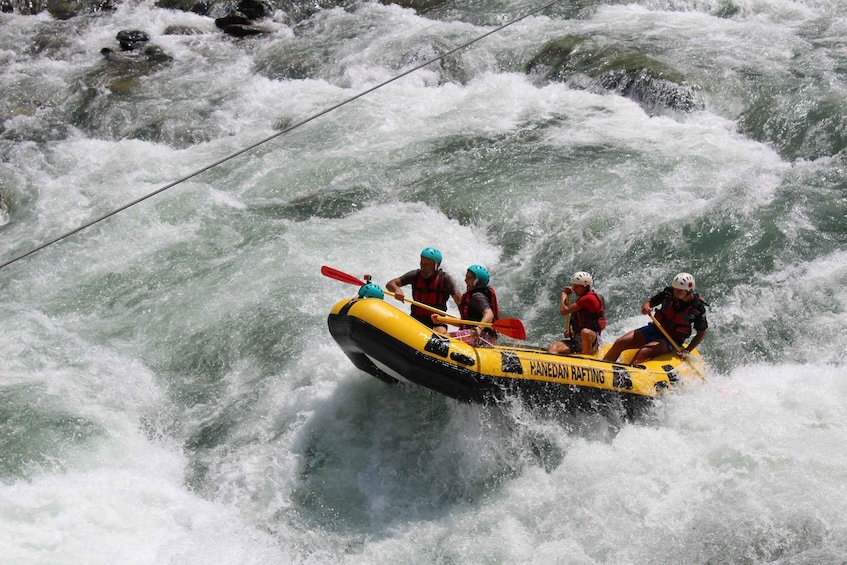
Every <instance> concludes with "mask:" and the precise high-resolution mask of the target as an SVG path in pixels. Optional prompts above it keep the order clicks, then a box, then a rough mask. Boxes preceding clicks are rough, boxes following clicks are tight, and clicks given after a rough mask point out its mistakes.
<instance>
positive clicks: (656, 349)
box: [631, 340, 671, 365]
mask: <svg viewBox="0 0 847 565" xmlns="http://www.w3.org/2000/svg"><path fill="white" fill-rule="evenodd" d="M670 350H671V347H670V345H668V342H667V341H665V340H658V341H651V342H650V343H647V344H645V345H644V347H642V348H641V349H639V350H638V351H637V352H636V353H635V355H634V356H633V358H632V362H631V364H632V365H639V364H641V363H643V362H644V361H647V360H648V359H652V358H653V357H658V356H659V355H664V354H665V353H667V352H668V351H670Z"/></svg>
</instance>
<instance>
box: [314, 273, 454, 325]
mask: <svg viewBox="0 0 847 565" xmlns="http://www.w3.org/2000/svg"><path fill="white" fill-rule="evenodd" d="M321 274H322V275H323V276H325V277H329V278H331V279H335V280H337V281H341V282H343V283H347V284H355V285H358V286H362V285H363V284H365V281H363V280H361V279H358V278H356V277H354V276H353V275H348V274H347V273H345V272H342V271H339V270H338V269H333V268H332V267H327V266H326V265H324V266H323V267H321ZM382 292H383V293H385V294H389V295H391V296H394V293H393V292H391V291H390V290H388V289H386V288H383V289H382ZM403 302H408V303H409V304H414V305H415V306H418V307H419V308H424V309H426V310H429V311H430V312H434V313H436V314H441V315H442V316H449V317H450V318H455V319H458V318H456V316H454V315H452V314H450V313H449V312H445V311H444V310H439V309H438V308H435V307H434V306H430V305H429V304H424V303H423V302H418V301H417V300H412V299H411V298H406V297H405V296H404V297H403Z"/></svg>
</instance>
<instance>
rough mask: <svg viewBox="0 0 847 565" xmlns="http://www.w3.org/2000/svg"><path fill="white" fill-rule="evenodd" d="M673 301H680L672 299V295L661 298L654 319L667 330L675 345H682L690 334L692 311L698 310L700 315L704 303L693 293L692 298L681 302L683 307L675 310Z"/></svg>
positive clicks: (692, 318)
mask: <svg viewBox="0 0 847 565" xmlns="http://www.w3.org/2000/svg"><path fill="white" fill-rule="evenodd" d="M674 302H677V303H680V302H682V301H681V300H676V299H674V298H673V296H671V297H670V298H668V297H666V298H665V299H664V300H662V308H661V309H660V310H657V311H656V320H657V321H658V322H659V323H660V324H662V327H663V328H665V330H667V332H668V333H669V334H670V336H671V337H672V338H673V340H674V341H675V342H676V343H677V345H682V344H683V342H684V341H685V340H686V339H688V336H690V335H691V326H692V324H693V323H694V313H695V312H698V311H699V312H701V315H702V312H703V311H704V310H705V308H704V305H705V304H706V303H705V302H703V300H702V297H701V296H700V295H699V294H695V295H694V300H692V301H691V302H683V303H684V304H685V307H684V308H683V309H682V310H680V311H677V310H676V309H675V308H674Z"/></svg>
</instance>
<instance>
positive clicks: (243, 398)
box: [0, 0, 847, 565]
mask: <svg viewBox="0 0 847 565" xmlns="http://www.w3.org/2000/svg"><path fill="white" fill-rule="evenodd" d="M540 5H541V4H540V3H539V4H535V3H531V2H528V1H522V2H518V3H511V4H509V3H505V2H499V1H497V0H482V1H480V2H469V3H461V2H457V3H446V4H442V5H440V6H436V7H435V8H434V9H432V10H430V11H428V12H424V13H417V12H415V11H414V10H411V9H405V8H401V7H399V6H396V5H382V4H377V3H368V2H354V3H350V4H347V5H345V6H344V7H328V6H326V5H325V7H324V8H322V9H315V10H313V11H312V12H311V15H303V14H302V13H301V15H300V16H299V18H298V19H292V18H291V17H289V15H290V14H289V13H287V12H286V11H285V9H279V10H278V11H277V12H276V13H275V15H274V17H273V18H272V19H269V20H265V21H263V22H261V24H262V25H264V26H266V27H268V28H269V29H270V31H271V33H269V34H267V35H264V36H261V37H256V38H249V39H243V40H237V39H235V38H232V37H229V36H226V35H224V34H223V33H222V32H221V31H220V30H218V29H217V28H216V27H215V25H214V21H213V19H212V18H210V17H205V16H200V15H197V14H192V13H188V12H180V11H176V10H165V9H161V8H157V7H155V5H154V4H153V3H152V2H150V1H149V0H143V1H134V2H125V3H121V4H119V5H117V7H116V9H115V10H114V11H106V12H102V13H98V14H95V15H87V16H78V17H76V18H73V19H70V20H67V21H55V20H53V19H51V18H50V16H49V15H47V14H46V13H43V14H39V15H35V16H23V15H19V14H17V13H4V14H0V62H2V64H0V75H2V81H0V84H1V85H2V86H0V89H2V93H3V97H2V101H0V119H2V127H0V148H2V158H0V192H2V193H3V196H4V198H5V199H6V201H7V202H8V203H9V205H10V212H9V222H8V223H7V224H6V225H5V226H3V227H0V260H3V261H8V260H10V259H12V258H14V257H17V256H19V255H21V254H24V253H27V252H28V251H30V250H31V249H33V248H35V247H37V246H38V245H41V244H43V243H44V242H47V241H49V240H51V239H53V238H57V237H59V236H61V235H63V234H66V233H67V232H69V231H71V230H73V229H75V228H77V227H78V226H81V225H83V224H85V223H86V222H89V221H91V220H93V219H95V218H97V217H100V216H101V215H104V214H107V213H109V212H111V211H112V210H115V209H117V208H119V207H121V206H123V205H125V204H127V203H129V202H131V201H133V200H135V199H138V198H141V197H143V196H145V195H147V194H150V193H151V192H153V191H155V190H158V189H160V188H162V187H164V186H166V185H168V184H170V183H173V182H174V181H175V180H177V179H182V178H184V177H187V176H190V178H188V179H187V180H186V181H184V182H180V183H177V184H176V185H175V186H173V187H171V188H169V189H167V190H165V191H163V192H162V193H160V194H158V195H157V196H155V197H153V198H150V199H148V200H144V201H143V202H141V203H140V204H138V205H135V206H132V207H131V208H129V209H127V210H125V211H123V212H121V213H119V214H116V215H114V216H112V217H110V218H109V219H107V220H105V221H103V222H100V223H98V224H96V225H94V226H93V227H91V228H89V229H86V230H83V231H81V232H79V233H77V234H75V235H72V236H70V237H68V238H66V239H63V240H61V241H59V242H58V243H56V244H54V245H50V246H49V247H46V248H44V249H43V250H41V251H39V252H37V253H34V254H32V255H30V256H28V257H26V258H24V259H21V260H19V261H16V262H14V263H11V264H9V265H7V266H5V267H4V268H2V269H0V289H2V292H0V309H2V312H3V330H4V331H3V332H2V333H0V348H1V349H0V350H2V351H3V365H2V369H0V548H2V550H0V551H1V552H2V555H3V557H2V559H0V561H2V562H3V563H11V564H36V563H37V564H66V563H67V564H87V565H93V564H113V563H125V564H162V563H172V564H189V563H197V564H200V563H203V564H206V563H220V564H247V563H262V564H264V563H357V564H358V563H409V564H412V563H421V564H424V563H441V564H449V563H545V564H547V563H563V564H600V563H608V564H634V565H635V564H655V563H714V564H718V563H733V564H737V563H785V564H788V563H791V564H800V563H840V562H844V560H845V559H847V445H845V441H844V437H845V432H847V412H845V409H844V407H845V403H847V370H845V354H844V351H845V347H847V332H845V331H844V327H845V325H847V292H845V290H844V289H845V286H847V221H845V220H847V217H845V216H846V215H847V181H845V178H847V177H845V170H847V162H845V161H847V151H845V146H846V145H847V142H845V140H847V131H845V122H847V102H845V100H847V97H845V94H847V18H845V15H844V14H847V4H845V2H844V1H843V0H842V1H830V2H827V1H821V2H791V1H784V0H757V1H738V0H723V1H695V0H692V1H681V0H679V1H678V0H670V1H650V0H644V1H642V2H638V3H628V4H616V3H592V2H582V3H579V4H566V3H562V4H558V5H556V6H554V7H552V8H550V9H548V10H545V11H543V12H540V13H538V14H536V15H534V16H531V17H528V18H526V19H523V20H521V21H519V22H517V23H515V24H513V25H510V26H508V27H506V28H504V29H502V30H501V31H498V32H497V33H494V34H492V35H490V36H489V37H487V38H485V39H483V40H481V41H479V42H477V43H475V44H473V45H472V46H470V47H468V48H467V49H463V50H461V51H458V52H456V53H455V54H452V55H450V56H449V57H448V58H446V59H445V60H443V61H440V62H438V63H435V64H433V65H429V66H427V67H425V68H422V69H420V70H418V71H415V72H413V73H411V74H409V75H407V76H405V77H403V78H401V79H399V80H397V81H394V82H390V83H389V84H387V85H385V86H384V87H382V88H379V89H377V90H375V91H373V92H371V93H369V94H368V95H366V96H363V97H361V98H359V99H357V100H355V101H353V102H350V103H349V104H345V105H343V106H341V107H339V108H338V109H336V110H334V111H332V112H329V113H327V114H326V115H324V116H321V117H320V118H317V119H315V120H313V121H310V122H308V123H307V124H305V125H303V126H301V127H297V128H296V129H294V130H292V131H290V132H288V133H285V134H284V135H280V136H277V137H274V138H273V139H271V140H270V141H268V142H266V143H262V144H260V145H259V146H258V147H255V148H253V149H252V150H250V151H248V152H246V153H243V154H241V155H239V156H237V157H234V158H232V159H226V160H225V161H224V162H223V163H221V164H219V165H217V166H215V167H213V168H211V169H210V170H208V171H205V172H203V173H201V174H198V175H193V173H195V172H196V171H198V170H199V169H201V168H203V167H206V166H208V165H210V164H212V163H215V162H217V161H218V160H222V159H225V158H226V157H228V156H230V155H233V154H234V153H236V152H239V151H241V150H242V149H244V148H246V147H248V146H250V145H251V144H254V143H257V142H259V141H261V140H263V139H266V138H268V137H271V136H275V135H276V134H277V133H279V132H281V131H283V130H285V128H287V127H290V126H292V125H294V124H297V123H299V122H301V121H303V120H307V119H308V118H310V117H311V116H314V115H315V114H317V113H319V112H321V111H323V110H325V109H327V108H329V107H331V106H333V105H335V104H339V103H340V102H343V101H345V100H347V99H348V98H350V97H353V96H355V95H356V94H358V93H360V92H362V91H364V90H366V89H368V88H372V87H374V86H376V85H378V84H380V83H382V82H383V81H387V80H389V79H391V78H392V77H394V76H396V75H398V74H399V73H401V72H403V71H406V70H408V69H411V68H412V67H414V66H415V65H418V64H421V63H423V62H425V61H426V60H428V59H430V58H432V57H435V56H437V55H439V54H441V53H444V52H445V51H446V50H448V49H452V48H454V47H457V46H459V45H461V44H462V43H465V42H467V41H471V40H472V39H474V38H476V37H479V36H481V35H483V34H485V33H487V32H489V31H491V30H492V29H494V28H495V27H496V26H498V25H501V24H503V23H505V22H508V21H510V20H512V19H513V18H517V17H519V16H520V15H522V14H524V13H527V12H529V11H531V10H533V9H535V8H537V7H539V6H540ZM289 9H291V6H289ZM173 26H181V29H190V30H192V33H178V34H177V33H172V32H169V33H166V30H168V29H173ZM126 29H140V30H144V31H146V32H147V33H148V34H149V35H150V37H151V42H152V43H154V44H155V45H157V46H158V47H159V48H160V49H161V51H162V52H163V53H166V54H167V55H168V57H169V58H170V59H169V60H167V61H164V60H163V61H152V62H151V61H148V62H143V63H141V64H139V63H138V61H135V62H132V61H123V60H115V61H107V60H106V59H105V58H104V57H103V55H101V53H100V51H101V49H102V48H103V47H109V48H112V49H117V42H116V40H115V37H116V34H117V33H118V32H119V31H121V30H126ZM564 37H577V38H580V39H582V40H586V41H590V42H591V45H594V46H595V48H596V47H597V46H600V47H605V48H613V49H617V50H620V51H625V52H627V53H629V54H631V55H632V54H637V56H639V57H645V58H649V59H650V60H652V61H658V62H660V63H661V64H663V65H666V66H667V67H668V68H671V69H673V70H674V71H675V72H676V73H678V74H679V76H682V77H684V84H685V85H686V87H687V88H688V87H690V89H691V92H693V93H694V95H695V98H696V101H697V104H695V105H694V107H693V108H691V109H686V110H682V109H679V108H673V107H668V106H662V105H661V104H659V105H655V104H647V103H645V100H643V99H639V98H638V97H637V96H627V95H623V94H626V93H623V92H615V91H610V90H609V89H603V88H598V87H597V84H596V82H594V81H592V80H590V79H589V78H588V77H587V76H586V75H585V74H580V73H577V74H575V75H572V76H569V77H566V78H565V79H564V80H553V79H551V78H550V77H549V75H545V74H544V73H539V72H527V71H526V69H527V65H528V63H529V62H530V61H531V60H532V59H533V57H535V56H536V55H537V54H538V53H539V52H540V50H541V49H542V47H543V46H544V45H545V44H546V43H547V42H549V41H554V40H558V39H561V38H564ZM118 59H119V58H118ZM139 67H140V68H141V69H140V70H139ZM192 175H193V176H192ZM426 246H435V247H438V248H439V249H440V250H441V251H442V252H443V254H444V257H445V260H444V264H443V266H444V268H445V269H446V270H447V271H448V272H450V273H452V274H453V275H454V276H455V277H456V278H458V279H461V278H462V276H463V273H464V269H465V268H466V266H467V265H469V264H471V263H482V264H484V265H486V266H487V267H488V269H489V271H490V272H491V274H492V285H493V286H495V287H496V288H497V291H498V295H499V297H500V301H501V307H502V310H503V315H504V316H506V317H516V318H520V319H521V320H523V322H524V325H525V326H526V328H527V332H528V334H529V337H528V343H530V344H536V345H544V344H546V343H548V342H550V341H552V340H553V339H556V338H557V336H558V335H560V332H561V328H562V322H563V320H562V317H561V316H560V315H559V314H558V312H557V305H556V303H557V300H558V293H559V291H560V289H561V287H562V286H563V284H565V283H567V281H568V279H569V276H570V274H571V273H573V272H574V271H576V270H586V271H589V272H591V273H592V274H593V275H594V280H595V286H596V288H597V290H598V291H600V292H601V293H602V294H604V296H605V297H606V301H607V306H608V316H609V322H610V323H609V327H608V329H607V330H606V332H605V333H604V337H605V338H606V340H607V341H608V340H611V339H614V337H617V336H619V335H621V334H623V333H625V332H626V331H628V330H629V329H632V328H634V327H637V326H638V325H641V324H643V323H644V322H645V319H644V316H642V315H640V313H639V305H640V303H641V302H642V301H643V300H644V299H645V298H647V297H649V296H650V294H652V293H653V292H654V291H656V290H658V289H660V288H661V287H663V286H665V285H666V284H667V283H668V281H669V280H670V279H671V277H673V275H674V274H676V273H677V272H679V271H688V272H691V273H693V274H694V275H695V277H696V278H697V281H698V289H699V291H700V292H701V293H702V294H703V295H704V297H705V299H706V300H707V301H708V302H709V304H710V305H711V309H710V311H709V322H710V325H711V329H710V331H709V333H708V337H707V338H706V341H705V342H704V344H703V345H702V347H701V351H702V353H703V355H704V357H705V358H706V360H707V362H708V369H707V370H706V373H705V374H706V378H707V381H708V382H707V383H698V384H694V385H692V386H690V387H688V388H687V389H686V390H684V391H682V392H680V393H679V394H675V395H673V396H669V397H667V398H666V399H664V400H663V401H661V402H659V403H658V404H657V406H656V410H655V414H654V415H653V417H651V418H649V419H648V420H647V421H643V422H642V421H637V422H633V423H626V424H624V425H622V426H620V425H615V424H613V423H611V422H609V421H607V420H605V419H604V417H603V416H600V415H594V414H563V413H556V412H555V411H554V412H552V413H543V414H542V413H538V412H536V411H531V410H529V409H526V408H524V407H522V406H521V405H520V403H519V402H514V403H508V404H507V405H504V406H492V407H482V406H469V405H464V404H460V403H457V402H455V401H452V400H450V399H446V398H443V397H441V396H438V395H436V394H434V393H430V392H428V391H426V390H422V389H413V388H404V387H390V386H387V385H385V384H384V383H382V382H381V381H378V380H377V379H374V378H372V377H370V376H368V375H365V374H363V373H361V372H359V371H357V370H356V369H355V368H354V367H353V366H352V365H351V363H350V362H349V361H348V360H347V358H346V357H345V356H344V355H343V353H342V352H341V351H340V349H339V348H338V347H337V345H336V344H335V343H334V342H333V340H332V339H331V337H330V335H329V333H328V331H327V326H326V316H327V313H328V311H329V309H330V307H331V306H332V304H334V303H335V302H336V301H338V300H340V299H342V298H344V297H347V296H351V295H352V294H353V293H355V290H356V289H355V287H353V286H350V285H346V284H343V283H341V282H338V281H336V280H332V279H329V278H326V277H323V276H321V274H320V267H321V266H322V265H329V266H331V267H333V268H336V269H340V270H342V271H345V272H348V273H351V274H353V275H355V276H357V277H362V276H363V275H364V274H371V275H373V276H374V279H375V280H376V281H377V282H380V283H381V284H384V283H385V282H386V281H388V280H389V279H391V278H393V277H395V276H398V275H400V274H402V273H403V272H405V271H406V270H409V269H411V268H414V267H415V265H416V264H417V261H418V259H417V256H418V253H419V251H420V250H421V249H422V248H423V247H426Z"/></svg>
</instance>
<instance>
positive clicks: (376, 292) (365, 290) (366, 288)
mask: <svg viewBox="0 0 847 565" xmlns="http://www.w3.org/2000/svg"><path fill="white" fill-rule="evenodd" d="M384 296H385V294H383V292H382V289H381V288H379V287H378V286H376V285H375V284H374V283H372V282H369V283H366V284H363V285H362V286H361V288H359V298H379V299H380V300H382V298H383V297H384Z"/></svg>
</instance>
